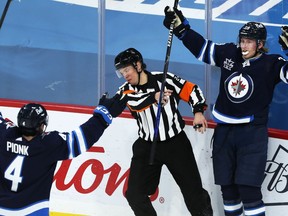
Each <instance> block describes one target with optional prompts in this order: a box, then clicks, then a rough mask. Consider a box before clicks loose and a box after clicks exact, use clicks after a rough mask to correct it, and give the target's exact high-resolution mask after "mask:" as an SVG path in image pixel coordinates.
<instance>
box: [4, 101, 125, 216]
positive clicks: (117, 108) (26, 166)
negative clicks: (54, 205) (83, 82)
mask: <svg viewBox="0 0 288 216" xmlns="http://www.w3.org/2000/svg"><path fill="white" fill-rule="evenodd" d="M125 103H126V102H125V100H124V99H123V100H119V98H116V97H115V98H113V99H108V100H105V101H104V100H100V103H99V105H98V106H97V107H96V109H95V110H94V113H93V116H92V117H91V118H90V119H89V120H88V121H86V122H85V123H84V124H82V125H80V126H79V127H78V128H77V129H75V130H73V131H72V132H70V133H68V132H64V133H60V132H58V131H52V132H45V129H46V127H47V125H48V114H47V112H46V109H45V108H44V107H43V106H42V105H40V104H36V103H29V104H26V105H24V106H23V107H22V108H21V109H20V111H19V113H18V117H17V121H18V127H17V126H16V125H14V124H13V123H12V122H11V121H8V120H6V119H4V118H3V117H2V115H1V116H0V215H5V216H10V215H15V216H16V215H17V216H19V215H29V216H48V215H49V197H50V189H51V186H52V182H53V176H54V171H55V168H56V164H57V162H58V161H60V160H66V159H71V158H74V157H77V156H78V155H79V154H81V153H83V152H86V151H87V150H88V149H89V148H90V147H91V146H92V145H93V144H94V143H95V142H97V140H98V139H99V138H100V137H101V136H102V134H103V132H104V130H105V129H106V128H107V127H108V126H109V124H111V122H112V117H116V116H118V115H119V114H120V113H121V112H122V111H123V109H124V108H125Z"/></svg>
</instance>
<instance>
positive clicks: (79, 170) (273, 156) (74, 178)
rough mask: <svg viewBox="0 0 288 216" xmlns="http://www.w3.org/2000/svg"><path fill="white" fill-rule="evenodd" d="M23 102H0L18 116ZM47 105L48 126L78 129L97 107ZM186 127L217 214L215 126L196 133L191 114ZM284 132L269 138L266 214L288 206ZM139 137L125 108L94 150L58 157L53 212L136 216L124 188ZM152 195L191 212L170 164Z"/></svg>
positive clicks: (162, 206) (159, 206)
mask: <svg viewBox="0 0 288 216" xmlns="http://www.w3.org/2000/svg"><path fill="white" fill-rule="evenodd" d="M20 104H21V103H20ZM20 104H19V103H13V104H12V105H7V102H4V103H1V102H0V105H2V106H0V110H1V112H2V115H3V116H4V117H7V118H9V119H11V120H12V121H14V122H16V116H17V113H18V111H19V107H20V106H21V105H20ZM44 105H45V106H46V107H47V109H48V115H49V124H48V128H47V131H51V130H58V131H61V132H64V131H70V130H73V129H75V128H76V127H78V126H79V125H80V124H82V123H83V122H85V121H86V120H88V118H89V117H90V116H91V114H90V113H92V111H93V108H92V107H89V108H87V107H85V108H83V107H75V106H63V105H51V104H44ZM11 106H12V107H11ZM61 110H65V111H61ZM185 131H186V132H187V135H188V137H189V139H190V140H191V143H192V146H193V151H194V154H195V157H196V160H197V163H198V166H199V170H200V173H201V176H202V180H203V184H204V187H205V189H207V190H208V191H209V194H210V195H211V199H212V205H213V209H214V213H215V216H221V215H223V207H222V199H221V195H220V189H219V187H218V186H216V185H214V181H213V171H212V161H211V152H212V149H211V148H210V141H211V137H212V135H213V128H209V129H208V130H207V131H206V133H205V134H200V133H196V132H195V131H194V130H193V128H192V126H191V119H187V126H186V128H185ZM286 133H287V132H286ZM280 134H281V133H280ZM283 137H284V138H283ZM283 137H282V139H280V138H275V137H273V138H272V137H270V139H269V155H268V159H267V168H266V176H265V180H264V183H263V193H264V201H265V204H266V207H267V215H277V216H284V215H285V214H286V213H287V212H286V211H287V209H288V192H287V190H288V180H287V174H288V173H287V166H288V157H287V156H288V140H287V136H286V135H285V134H283ZM136 138H137V125H136V121H135V120H134V119H132V118H131V117H130V115H129V114H128V113H126V112H125V113H124V114H122V115H121V116H120V117H118V118H116V119H114V120H113V123H112V124H111V125H110V126H109V127H108V128H107V130H106V131H105V132H104V135H103V136H102V137H101V138H100V140H99V141H98V142H97V143H95V144H94V146H93V147H92V148H91V149H90V151H89V152H86V153H84V154H82V155H80V156H78V157H77V158H75V159H73V160H67V161H63V162H59V164H58V166H57V169H56V172H55V175H54V182H53V186H52V190H51V200H50V210H51V215H52V216H60V215H91V216H103V215H107V216H119V215H125V216H133V212H132V211H131V209H130V207H129V205H128V203H127V201H126V199H125V197H124V192H125V190H126V188H127V180H128V176H129V164H130V159H131V155H132V144H133V142H134V141H135V139H136ZM187 172H189V170H187ZM150 199H151V200H152V203H153V206H154V207H155V209H156V211H157V213H158V215H159V216H175V215H181V216H188V215H190V214H189V212H188V211H187V209H186V207H185V204H184V201H183V198H182V196H181V193H180V191H179V188H178V186H177V185H176V183H175V181H174V180H173V178H172V176H171V175H170V173H169V172H168V171H167V169H166V167H165V166H164V167H163V172H162V175H161V181H160V184H159V187H158V190H157V192H156V193H155V194H154V195H152V196H151V197H150Z"/></svg>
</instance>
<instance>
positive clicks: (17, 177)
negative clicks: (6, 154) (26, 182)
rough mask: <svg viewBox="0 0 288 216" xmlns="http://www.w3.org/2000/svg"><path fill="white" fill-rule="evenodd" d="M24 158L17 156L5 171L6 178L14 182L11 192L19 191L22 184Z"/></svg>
mask: <svg viewBox="0 0 288 216" xmlns="http://www.w3.org/2000/svg"><path fill="white" fill-rule="evenodd" d="M23 161H24V156H20V155H19V156H17V157H16V158H15V159H14V160H13V161H12V163H11V164H10V165H9V167H8V168H7V169H6V171H5V175H4V177H5V178H6V179H8V180H10V181H12V186H11V191H15V192H16V191H17V190H18V185H19V183H21V182H22V176H21V170H22V164H23Z"/></svg>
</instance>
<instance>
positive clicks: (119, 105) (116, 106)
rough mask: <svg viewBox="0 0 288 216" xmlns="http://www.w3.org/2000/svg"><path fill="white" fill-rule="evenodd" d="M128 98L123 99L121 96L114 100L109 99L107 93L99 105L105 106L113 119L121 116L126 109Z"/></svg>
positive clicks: (114, 97)
mask: <svg viewBox="0 0 288 216" xmlns="http://www.w3.org/2000/svg"><path fill="white" fill-rule="evenodd" d="M126 103H127V96H124V97H122V98H121V96H120V95H119V94H116V95H114V96H113V97H112V98H108V94H107V93H105V94H104V95H103V96H102V97H101V98H100V100H99V105H102V106H105V107H106V108H107V109H108V110H109V112H110V114H111V116H112V117H117V116H119V115H120V114H121V113H122V112H123V110H124V109H125V107H126Z"/></svg>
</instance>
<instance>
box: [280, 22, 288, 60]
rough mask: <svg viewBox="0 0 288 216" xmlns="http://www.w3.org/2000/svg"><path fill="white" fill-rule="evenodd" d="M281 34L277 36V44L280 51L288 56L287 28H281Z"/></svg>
mask: <svg viewBox="0 0 288 216" xmlns="http://www.w3.org/2000/svg"><path fill="white" fill-rule="evenodd" d="M281 31H282V33H281V34H280V35H279V40H278V42H279V44H280V45H281V48H282V50H283V51H284V52H285V54H286V55H287V56H288V26H282V27H281Z"/></svg>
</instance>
